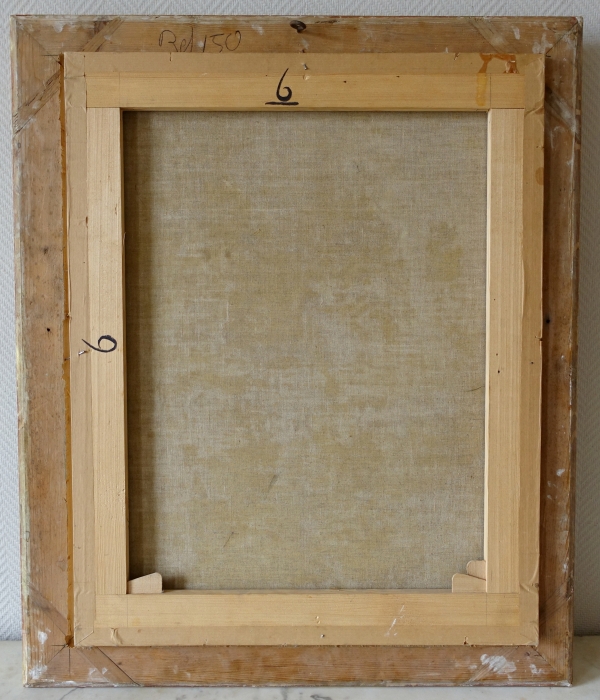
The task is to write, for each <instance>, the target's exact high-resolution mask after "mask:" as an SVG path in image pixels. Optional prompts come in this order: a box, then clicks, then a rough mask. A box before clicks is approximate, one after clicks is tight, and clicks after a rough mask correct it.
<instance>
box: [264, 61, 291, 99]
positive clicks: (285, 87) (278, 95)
mask: <svg viewBox="0 0 600 700" xmlns="http://www.w3.org/2000/svg"><path fill="white" fill-rule="evenodd" d="M288 71H289V68H286V69H285V70H284V71H283V75H282V76H281V78H280V80H279V85H278V86H277V90H276V91H275V94H276V95H277V99H278V100H279V102H265V104H266V105H282V106H283V107H291V106H293V105H297V104H299V103H298V102H290V100H291V99H292V88H291V87H288V86H287V85H284V86H283V89H284V90H286V91H287V94H285V95H282V94H281V83H283V79H284V78H285V74H286V73H287V72H288Z"/></svg>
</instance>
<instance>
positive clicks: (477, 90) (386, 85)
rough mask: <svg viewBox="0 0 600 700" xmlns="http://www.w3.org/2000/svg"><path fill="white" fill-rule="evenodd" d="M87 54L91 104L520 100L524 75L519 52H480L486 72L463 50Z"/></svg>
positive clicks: (290, 105)
mask: <svg viewBox="0 0 600 700" xmlns="http://www.w3.org/2000/svg"><path fill="white" fill-rule="evenodd" d="M85 60H86V68H85V70H86V83H87V106H88V107H120V108H122V109H153V110H161V109H165V108H167V107H165V105H168V109H170V110H174V109H175V110H177V109H182V110H186V109H189V110H206V111H210V110H241V111H255V110H260V111H265V110H267V111H277V110H278V109H279V110H281V109H282V108H284V109H286V110H290V109H291V110H296V111H303V110H309V111H310V110H315V109H316V110H320V111H324V110H335V111H339V110H352V111H357V110H368V111H388V110H488V109H490V108H492V107H494V108H520V107H523V106H524V104H525V102H524V100H525V97H524V84H525V78H524V76H523V75H521V74H520V73H518V72H517V57H516V56H512V57H509V59H508V61H506V60H496V61H493V60H486V59H485V58H484V59H483V67H484V68H485V71H483V72H482V64H481V61H482V59H481V57H479V56H473V55H469V54H465V55H462V56H458V57H456V58H455V57H453V56H449V55H446V56H444V55H443V54H442V55H440V54H437V55H436V54H432V55H430V54H426V55H424V56H423V55H408V56H407V55H404V56H402V55H398V54H396V55H394V54H370V55H365V56H360V57H358V56H340V55H337V56H329V55H320V56H312V57H311V58H310V60H309V59H307V58H306V57H302V56H297V57H294V58H290V56H289V55H286V54H280V55H278V54H271V55H270V56H268V57H267V56H265V55H262V54H258V55H252V56H243V57H242V56H240V55H234V54H231V55H226V54H219V55H218V56H214V55H213V56H210V55H203V54H183V55H176V56H175V57H174V60H172V61H168V60H167V59H166V57H164V56H155V57H154V58H153V59H152V60H151V61H148V62H147V63H146V64H144V63H142V62H140V60H139V58H138V57H128V56H124V57H123V58H121V56H117V57H115V56H114V55H113V56H111V55H106V54H86V57H85ZM488 68H491V69H492V70H490V71H489V72H488ZM500 71H502V72H500ZM282 84H283V87H282ZM280 88H281V90H280ZM287 90H289V92H287ZM282 95H283V98H282V99H280V98H281V97H282Z"/></svg>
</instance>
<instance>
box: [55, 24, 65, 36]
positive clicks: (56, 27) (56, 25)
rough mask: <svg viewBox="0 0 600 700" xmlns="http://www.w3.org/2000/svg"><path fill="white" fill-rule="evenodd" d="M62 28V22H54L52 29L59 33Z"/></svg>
mask: <svg viewBox="0 0 600 700" xmlns="http://www.w3.org/2000/svg"><path fill="white" fill-rule="evenodd" d="M64 28H65V23H64V22H54V31H55V32H56V33H57V34H60V33H61V32H62V30H63V29H64Z"/></svg>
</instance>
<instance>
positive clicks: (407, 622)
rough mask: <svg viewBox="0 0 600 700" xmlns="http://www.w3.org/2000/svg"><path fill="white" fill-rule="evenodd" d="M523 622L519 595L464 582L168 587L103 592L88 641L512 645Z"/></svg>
mask: <svg viewBox="0 0 600 700" xmlns="http://www.w3.org/2000/svg"><path fill="white" fill-rule="evenodd" d="M465 578H471V577H465ZM473 580H474V581H476V583H477V584H480V583H481V581H480V579H473ZM483 588H485V586H483ZM518 623H519V595H518V594H485V591H480V592H479V593H478V594H477V593H476V592H475V590H474V589H471V590H467V589H466V588H465V589H464V590H463V591H461V592H457V593H454V592H452V593H451V592H450V591H435V590H431V591H380V590H372V591H356V590H354V591H347V590H346V591H327V590H321V591H312V592H300V591H239V592H236V591H207V592H199V591H167V592H165V593H164V594H160V595H151V594H150V595H140V596H138V595H126V596H121V595H116V596H98V599H97V609H96V627H95V630H94V634H93V635H92V636H91V637H88V640H86V641H90V640H93V643H94V644H98V643H99V642H98V640H102V639H104V640H106V641H105V642H104V643H111V644H131V643H132V640H138V642H139V643H140V644H153V645H156V644H158V645H160V644H175V645H179V646H181V645H184V646H185V645H187V644H256V645H264V644H298V645H326V646H331V645H334V644H335V645H337V644H356V643H357V642H358V643H361V642H362V643H363V644H382V645H397V644H407V643H408V644H423V643H427V644H430V645H431V644H463V643H464V640H465V638H467V639H468V640H469V641H468V643H471V644H486V643H489V642H490V640H496V643H502V644H514V643H515V642H519V641H522V633H521V631H520V630H519V628H518ZM102 628H104V629H102ZM532 641H533V640H529V642H530V643H531V642H532Z"/></svg>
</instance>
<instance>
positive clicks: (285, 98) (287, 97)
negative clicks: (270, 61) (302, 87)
mask: <svg viewBox="0 0 600 700" xmlns="http://www.w3.org/2000/svg"><path fill="white" fill-rule="evenodd" d="M288 71H289V68H286V69H285V71H284V73H283V75H282V76H281V80H280V81H279V85H278V86H277V92H276V93H275V94H276V95H277V99H278V100H281V102H289V101H290V100H291V99H292V90H291V88H289V87H287V85H284V86H283V89H284V90H287V95H285V96H284V95H282V94H281V93H280V92H279V91H280V90H281V83H283V79H284V78H285V74H286V73H287V72H288Z"/></svg>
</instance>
